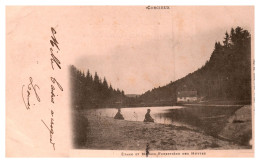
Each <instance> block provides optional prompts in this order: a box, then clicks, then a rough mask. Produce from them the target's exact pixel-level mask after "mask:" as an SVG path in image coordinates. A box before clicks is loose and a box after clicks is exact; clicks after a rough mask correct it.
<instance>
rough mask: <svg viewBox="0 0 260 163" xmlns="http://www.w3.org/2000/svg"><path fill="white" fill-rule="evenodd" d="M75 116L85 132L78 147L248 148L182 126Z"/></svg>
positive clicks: (81, 113)
mask: <svg viewBox="0 0 260 163" xmlns="http://www.w3.org/2000/svg"><path fill="white" fill-rule="evenodd" d="M77 115H81V116H82V118H81V119H82V120H81V121H84V122H85V125H81V127H78V128H77V129H79V130H81V129H82V128H83V130H84V131H85V133H84V134H83V135H85V142H84V143H82V144H81V145H80V146H79V147H78V148H81V149H97V150H98V149H102V150H105V149H109V150H145V149H146V146H147V144H149V147H150V150H204V149H214V150H216V149H226V150H228V149H250V146H248V145H241V144H238V143H235V142H233V141H228V140H223V139H221V138H217V137H215V136H211V135H207V134H205V133H204V132H203V131H200V130H194V129H190V128H187V127H184V126H174V125H171V124H170V125H167V124H159V123H149V122H148V123H145V122H138V121H126V120H115V119H113V118H109V117H102V116H98V115H88V114H86V112H84V111H81V112H80V113H77ZM86 121H87V123H86ZM229 129H230V127H229ZM81 134H82V133H81ZM251 148H252V147H251Z"/></svg>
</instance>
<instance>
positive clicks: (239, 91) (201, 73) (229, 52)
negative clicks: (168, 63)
mask: <svg viewBox="0 0 260 163" xmlns="http://www.w3.org/2000/svg"><path fill="white" fill-rule="evenodd" d="M169 71H173V70H169ZM179 90H197V92H198V96H199V97H204V99H205V100H233V101H241V100H244V101H251V36H250V33H249V32H248V31H247V30H244V29H242V28H241V27H237V28H236V29H233V28H232V29H231V31H230V33H228V32H226V33H225V36H224V40H223V43H220V42H216V43H215V48H214V50H213V52H212V55H211V57H210V59H209V61H207V62H206V63H205V65H204V66H202V67H201V68H200V69H198V70H196V71H194V72H193V73H190V74H188V75H187V76H185V77H183V78H181V79H179V80H177V81H174V82H171V83H169V84H167V85H165V86H162V87H158V88H154V89H152V90H149V91H147V92H145V93H144V94H142V95H141V96H140V97H139V101H140V102H141V103H159V102H161V101H171V102H173V103H174V102H176V93H177V91H179Z"/></svg>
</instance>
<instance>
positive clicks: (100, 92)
mask: <svg viewBox="0 0 260 163" xmlns="http://www.w3.org/2000/svg"><path fill="white" fill-rule="evenodd" d="M70 78H71V79H70V81H71V103H72V107H73V108H75V109H88V108H100V107H111V106H115V105H119V104H120V103H121V102H122V99H123V98H124V97H125V94H124V91H122V90H119V89H114V88H113V87H112V85H111V84H108V82H107V80H106V78H105V77H104V78H103V79H101V78H100V77H99V76H98V74H97V72H95V74H94V76H93V75H92V74H91V73H90V72H89V70H87V72H86V73H85V72H84V71H80V70H78V69H77V68H76V67H75V66H73V65H71V66H70Z"/></svg>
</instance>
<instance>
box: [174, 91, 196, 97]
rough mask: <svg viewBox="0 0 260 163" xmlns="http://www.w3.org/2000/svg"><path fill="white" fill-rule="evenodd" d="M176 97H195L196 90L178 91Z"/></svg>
mask: <svg viewBox="0 0 260 163" xmlns="http://www.w3.org/2000/svg"><path fill="white" fill-rule="evenodd" d="M177 96H178V97H197V91H179V92H178V94H177Z"/></svg>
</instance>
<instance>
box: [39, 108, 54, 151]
mask: <svg viewBox="0 0 260 163" xmlns="http://www.w3.org/2000/svg"><path fill="white" fill-rule="evenodd" d="M42 123H43V124H44V126H45V127H46V128H47V129H48V131H49V132H50V144H51V145H52V147H53V150H55V142H54V141H53V135H54V129H53V128H54V111H53V110H51V123H50V126H49V127H48V126H47V124H46V123H45V122H44V121H43V120H42Z"/></svg>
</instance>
